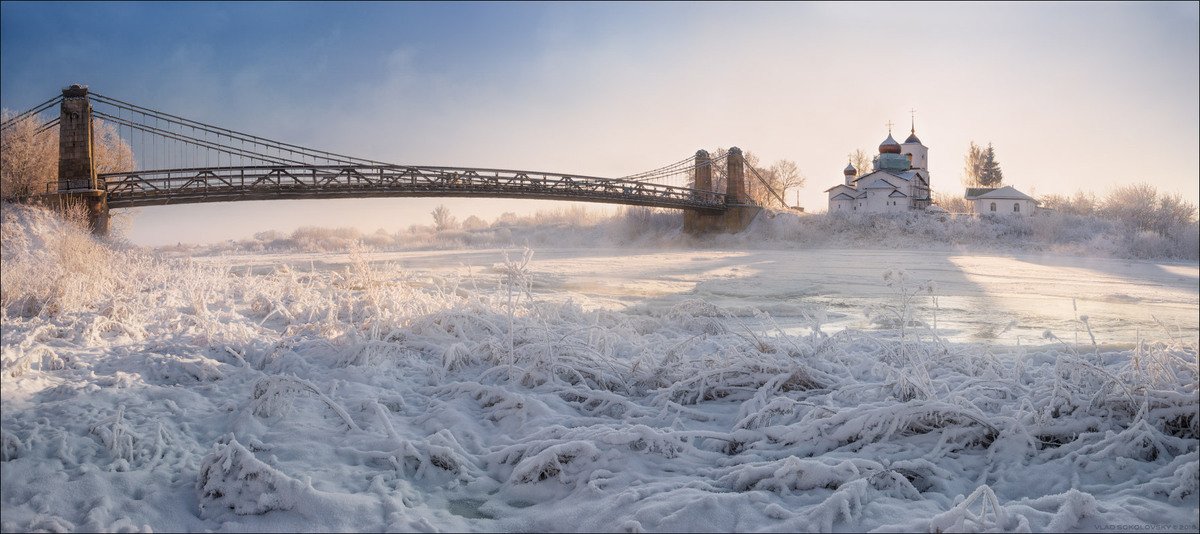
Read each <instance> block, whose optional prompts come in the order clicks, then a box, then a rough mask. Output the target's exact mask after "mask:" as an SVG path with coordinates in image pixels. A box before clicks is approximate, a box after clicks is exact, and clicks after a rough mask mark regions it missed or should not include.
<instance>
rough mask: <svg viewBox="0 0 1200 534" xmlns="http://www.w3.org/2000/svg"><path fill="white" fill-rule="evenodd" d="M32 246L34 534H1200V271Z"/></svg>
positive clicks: (695, 253)
mask: <svg viewBox="0 0 1200 534" xmlns="http://www.w3.org/2000/svg"><path fill="white" fill-rule="evenodd" d="M550 231H551V232H559V233H560V235H561V234H564V233H565V232H566V231H564V230H561V229H559V230H550ZM760 231H761V229H760ZM3 238H4V239H3V273H4V274H3V276H4V278H3V295H2V298H0V310H2V313H3V315H2V316H0V317H2V319H3V329H2V333H0V338H2V339H0V341H2V349H0V350H2V359H3V369H2V378H0V380H2V385H3V410H2V422H3V432H2V437H3V443H2V445H3V446H2V452H3V458H2V460H3V462H2V471H0V473H2V485H0V489H2V493H3V503H2V505H3V513H2V519H0V530H3V531H6V532H8V531H33V530H50V531H77V530H83V531H199V530H211V531H256V532H257V531H268V532H277V531H329V530H338V531H346V530H352V531H367V530H403V531H570V532H579V531H784V532H806V531H930V532H935V531H995V530H1006V531H1008V530H1015V531H1097V530H1110V529H1111V530H1129V529H1148V528H1154V529H1159V530H1195V529H1196V517H1197V509H1198V508H1200V495H1198V492H1197V489H1198V487H1200V483H1198V480H1197V479H1198V477H1200V467H1198V466H1200V451H1198V449H1200V446H1198V438H1200V418H1198V417H1197V407H1198V405H1200V402H1198V400H1197V376H1198V369H1197V331H1198V327H1197V323H1198V322H1200V318H1198V317H1197V310H1198V308H1200V304H1198V292H1200V291H1198V288H1197V285H1198V284H1197V280H1198V278H1200V268H1198V264H1196V263H1195V262H1194V261H1192V262H1188V261H1184V262H1178V261H1157V260H1130V259H1120V258H1113V257H1085V256H1078V255H1068V254H1062V253H1052V252H1040V251H1029V250H1025V251H1016V252H992V253H969V252H967V251H963V250H957V249H952V248H943V249H924V250H904V249H862V248H837V247H832V248H825V249H801V248H796V247H780V246H776V245H775V244H773V243H772V242H771V241H770V240H767V239H764V240H762V241H760V242H757V243H754V244H751V245H749V246H747V247H735V246H732V243H733V242H732V241H729V240H719V239H718V240H715V241H714V243H712V244H710V245H709V246H708V247H706V248H704V247H700V248H697V247H674V248H672V247H664V246H654V245H649V246H648V245H647V244H646V243H643V244H642V245H641V246H638V245H637V244H636V243H635V244H634V245H633V246H624V247H617V246H615V244H611V243H612V241H603V240H597V243H596V245H595V246H590V247H582V246H572V243H571V242H570V241H569V240H566V239H564V240H561V241H562V243H561V246H553V245H549V244H539V245H538V246H537V247H535V248H533V249H524V248H521V247H484V248H462V249H455V250H441V251H431V250H392V251H372V250H365V249H357V250H351V251H328V252H325V251H315V252H302V251H297V250H286V251H276V252H256V253H251V254H247V253H240V254H239V253H236V252H234V251H229V250H223V251H219V252H218V253H215V254H213V255H210V256H196V257H194V258H193V257H184V258H174V257H172V256H171V255H170V254H167V253H165V252H162V251H147V250H143V249H137V248H133V247H129V246H126V245H121V244H119V243H100V242H96V241H94V240H92V239H90V238H89V237H87V236H86V235H84V234H81V233H79V232H78V231H75V230H73V229H70V228H68V227H65V226H64V225H63V224H62V223H61V222H58V221H57V220H56V219H54V218H52V217H49V216H47V215H46V214H45V213H43V212H39V211H35V210H28V209H25V208H17V207H11V206H5V210H4V226H3ZM550 240H553V239H550Z"/></svg>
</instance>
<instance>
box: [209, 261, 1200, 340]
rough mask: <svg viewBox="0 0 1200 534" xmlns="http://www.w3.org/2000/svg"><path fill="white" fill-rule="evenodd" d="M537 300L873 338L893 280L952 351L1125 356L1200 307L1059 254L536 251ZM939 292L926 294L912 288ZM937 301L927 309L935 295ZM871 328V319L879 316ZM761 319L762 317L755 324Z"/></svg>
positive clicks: (412, 271) (891, 297)
mask: <svg viewBox="0 0 1200 534" xmlns="http://www.w3.org/2000/svg"><path fill="white" fill-rule="evenodd" d="M521 254H522V251H520V250H508V251H505V250H500V249H488V250H457V251H415V252H387V253H368V254H366V259H367V261H369V262H371V263H372V264H373V265H376V266H385V265H386V266H390V267H391V268H394V269H399V270H401V271H404V272H407V273H408V274H409V275H412V276H416V277H417V278H418V279H420V278H427V279H430V280H431V281H432V280H445V279H448V278H452V279H456V280H459V281H460V283H461V284H476V285H480V286H481V287H482V286H486V285H487V284H495V283H496V282H497V279H498V274H497V273H498V271H497V269H496V267H497V266H499V265H503V263H504V262H505V259H506V257H507V258H508V259H509V260H511V261H517V260H519V259H520V258H521ZM201 261H225V262H228V263H229V264H230V265H232V266H233V267H234V269H235V271H239V270H241V269H244V268H252V269H253V270H254V271H255V272H264V271H270V270H272V269H273V268H274V267H275V266H277V265H289V266H291V267H293V268H295V269H298V270H307V269H310V268H315V269H318V270H340V269H343V268H345V266H346V265H348V264H349V263H350V262H351V261H352V258H351V255H350V254H346V253H332V254H330V253H311V254H297V253H289V254H254V255H245V256H223V257H221V258H202V259H201ZM529 268H530V270H531V271H532V279H533V280H532V281H533V289H534V296H535V298H539V299H546V300H560V299H567V298H570V299H574V300H575V301H576V302H579V303H580V304H581V305H583V306H584V307H585V308H590V309H596V308H603V309H612V310H622V311H625V312H633V313H646V314H661V313H665V312H667V311H668V310H670V309H671V308H672V307H674V306H675V305H677V304H679V303H680V302H683V301H685V300H689V299H701V300H704V301H706V302H709V303H711V304H714V305H717V306H719V307H721V308H723V309H725V310H726V311H729V312H731V313H733V314H734V315H735V316H738V317H740V318H741V319H742V320H743V322H745V323H746V324H748V325H752V327H753V328H763V329H767V328H771V327H770V326H769V325H766V324H764V323H763V322H762V321H761V320H759V319H756V318H755V317H754V310H759V311H763V312H767V313H768V314H769V315H770V317H771V319H772V320H773V321H774V322H775V323H776V324H778V326H779V327H780V328H782V329H783V330H784V331H785V332H787V333H799V332H801V331H807V330H808V329H809V328H811V326H810V325H811V324H812V320H811V319H810V318H821V323H822V328H823V329H824V330H825V331H827V332H829V331H836V330H841V329H843V328H858V329H877V328H880V327H881V326H886V325H885V324H884V323H881V322H879V321H875V322H873V321H872V320H871V319H870V318H869V317H868V316H867V314H866V310H867V309H868V307H870V306H873V305H874V306H879V305H883V306H893V307H896V306H898V305H899V303H900V293H901V292H900V288H899V287H897V286H889V285H887V284H886V283H885V282H884V279H883V274H884V273H885V272H888V271H890V270H894V269H902V270H904V271H905V272H906V273H907V274H908V276H909V279H908V282H907V287H906V288H905V290H906V292H907V293H910V294H911V293H918V294H917V295H915V296H914V297H913V298H912V299H911V300H910V303H911V305H912V306H913V307H915V309H916V317H917V318H919V319H922V320H924V321H926V322H927V323H929V324H932V323H933V321H934V318H935V313H936V320H937V333H938V335H940V336H941V337H943V338H946V339H949V340H951V341H959V342H984V343H988V344H993V345H996V346H997V348H999V347H1005V346H1017V345H1020V346H1044V345H1050V344H1056V343H1057V342H1053V341H1051V340H1047V339H1045V338H1044V337H1043V333H1044V332H1045V331H1047V330H1050V331H1051V332H1053V333H1054V334H1055V335H1057V336H1058V337H1059V338H1061V339H1063V340H1065V341H1069V342H1076V341H1078V342H1080V343H1087V344H1090V343H1091V340H1090V338H1089V337H1088V333H1087V330H1086V327H1085V325H1084V324H1083V323H1082V322H1081V321H1079V320H1078V319H1079V318H1086V320H1087V323H1088V326H1090V327H1091V329H1092V333H1093V334H1094V335H1095V337H1096V342H1097V343H1099V344H1101V345H1118V346H1123V345H1129V344H1132V343H1133V342H1134V341H1135V340H1136V339H1137V338H1138V336H1141V337H1142V338H1143V339H1152V340H1153V339H1165V338H1166V337H1167V336H1168V335H1169V336H1173V337H1177V338H1178V337H1179V336H1182V338H1183V339H1185V340H1186V339H1192V338H1195V337H1196V335H1197V331H1198V326H1200V325H1198V323H1200V319H1198V315H1200V313H1198V310H1200V289H1198V287H1200V283H1198V277H1200V270H1198V268H1197V265H1196V264H1194V263H1191V264H1189V263H1156V262H1151V261H1141V260H1121V259H1108V258H1085V257H1077V256H1066V255H1054V254H1028V253H1025V254H1008V255H986V254H971V255H967V254H962V253H958V252H951V251H930V250H924V251H908V250H861V249H858V250H831V249H818V250H703V251H695V250H691V251H653V250H629V249H542V250H536V251H534V254H533V258H532V261H531V262H530V265H529ZM929 280H932V281H933V282H934V283H935V287H936V289H935V291H934V293H933V295H932V296H931V295H929V294H927V293H921V292H919V291H917V290H918V287H919V285H920V284H921V283H923V282H926V281H929ZM934 296H936V297H937V299H936V304H935V302H934V299H933V297H934ZM875 316H876V317H878V316H879V315H878V314H875ZM760 319H761V318H760Z"/></svg>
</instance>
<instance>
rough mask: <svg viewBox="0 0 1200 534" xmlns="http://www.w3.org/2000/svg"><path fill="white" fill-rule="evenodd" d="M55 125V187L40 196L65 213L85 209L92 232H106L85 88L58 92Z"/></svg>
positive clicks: (104, 200) (103, 197) (105, 205)
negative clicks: (56, 123) (59, 97)
mask: <svg viewBox="0 0 1200 534" xmlns="http://www.w3.org/2000/svg"><path fill="white" fill-rule="evenodd" d="M62 96H63V99H62V104H60V106H59V124H58V190H57V191H54V192H50V193H47V194H46V195H44V196H45V197H47V198H45V199H44V200H45V202H44V203H45V204H47V205H49V206H51V207H53V208H55V209H58V210H60V212H63V213H65V212H66V211H67V210H68V209H79V208H76V206H80V207H82V209H85V210H87V219H88V223H89V225H90V226H91V229H92V233H93V234H96V235H101V236H103V235H108V194H107V191H106V190H105V189H104V187H103V184H100V183H99V180H98V179H97V178H96V158H95V154H96V150H95V142H94V137H93V135H92V134H93V131H92V103H91V101H90V100H89V99H88V88H87V87H85V86H82V85H78V84H76V85H72V86H70V87H68V88H66V89H63V92H62Z"/></svg>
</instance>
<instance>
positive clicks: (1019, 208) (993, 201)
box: [963, 185, 1039, 217]
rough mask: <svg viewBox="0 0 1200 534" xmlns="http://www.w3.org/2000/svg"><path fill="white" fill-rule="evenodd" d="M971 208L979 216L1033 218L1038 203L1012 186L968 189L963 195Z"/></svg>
mask: <svg viewBox="0 0 1200 534" xmlns="http://www.w3.org/2000/svg"><path fill="white" fill-rule="evenodd" d="M963 198H966V199H967V202H969V203H970V204H971V207H972V208H973V209H974V210H975V213H976V214H979V215H988V214H991V215H1000V214H1009V215H1020V216H1026V217H1029V216H1033V215H1035V214H1037V212H1038V211H1039V210H1038V201H1037V200H1036V199H1034V198H1033V197H1031V196H1029V195H1026V194H1025V193H1022V192H1020V191H1017V190H1016V189H1013V187H1012V186H1008V185H1006V186H1004V187H968V188H967V192H966V194H965V195H963Z"/></svg>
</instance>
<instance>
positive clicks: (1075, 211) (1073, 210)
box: [1038, 190, 1096, 215]
mask: <svg viewBox="0 0 1200 534" xmlns="http://www.w3.org/2000/svg"><path fill="white" fill-rule="evenodd" d="M1038 200H1039V201H1040V202H1041V203H1042V205H1043V206H1045V207H1047V208H1051V209H1053V210H1055V211H1057V212H1059V213H1063V214H1069V215H1091V214H1093V213H1095V211H1096V195H1095V193H1092V192H1090V191H1088V192H1084V191H1082V190H1080V191H1076V192H1075V195H1074V196H1067V195H1057V194H1050V195H1042V196H1041V197H1040V198H1039V199H1038Z"/></svg>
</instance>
